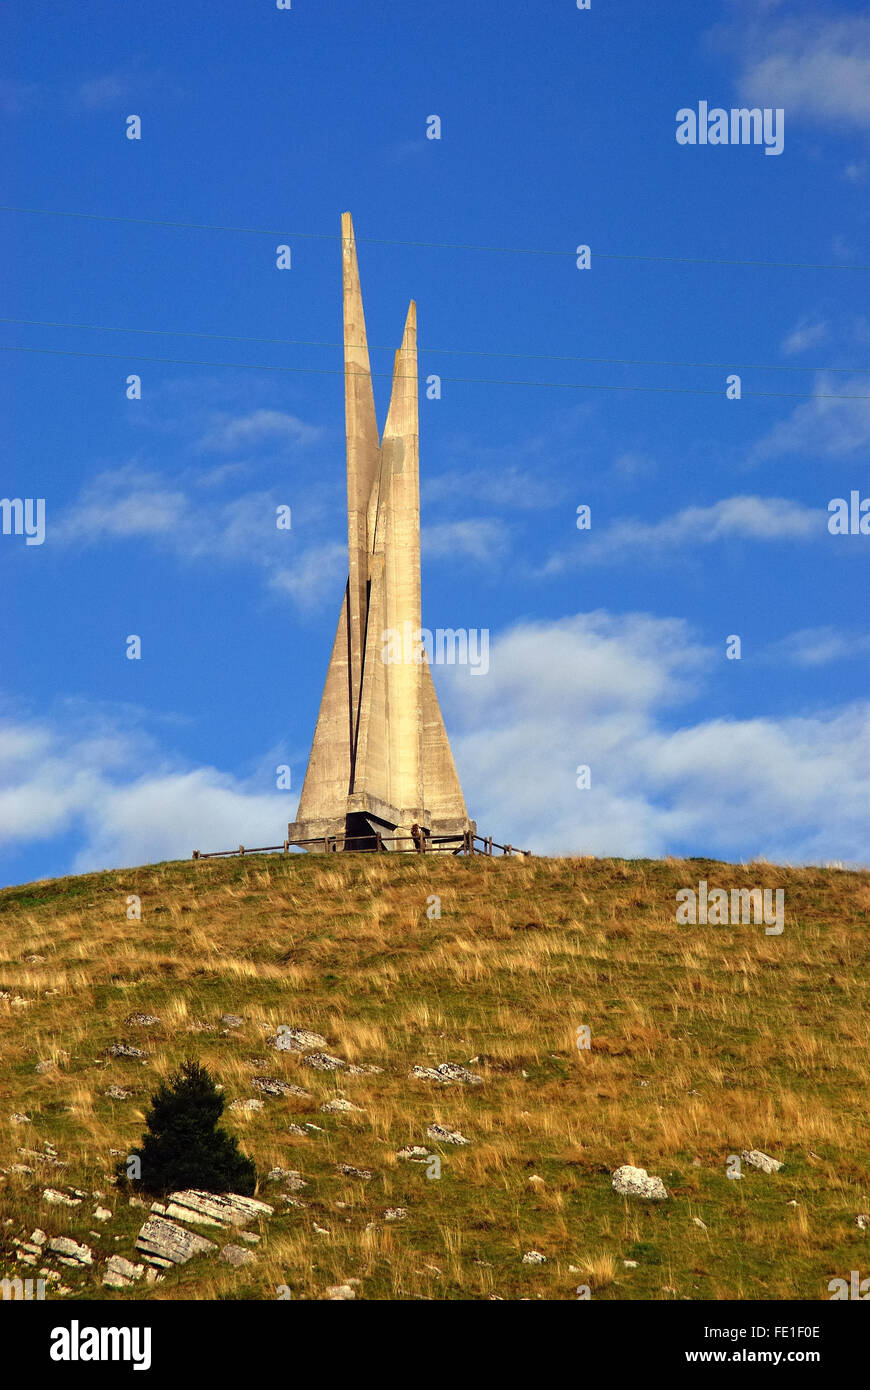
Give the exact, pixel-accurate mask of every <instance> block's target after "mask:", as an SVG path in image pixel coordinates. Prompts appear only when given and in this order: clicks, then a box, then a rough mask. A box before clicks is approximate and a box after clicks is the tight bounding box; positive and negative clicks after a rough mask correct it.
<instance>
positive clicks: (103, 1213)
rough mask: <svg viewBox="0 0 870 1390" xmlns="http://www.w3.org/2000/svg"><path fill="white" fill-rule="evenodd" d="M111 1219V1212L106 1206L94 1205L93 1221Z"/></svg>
mask: <svg viewBox="0 0 870 1390" xmlns="http://www.w3.org/2000/svg"><path fill="white" fill-rule="evenodd" d="M111 1219H112V1213H111V1212H110V1211H109V1208H108V1207H94V1220H95V1221H111Z"/></svg>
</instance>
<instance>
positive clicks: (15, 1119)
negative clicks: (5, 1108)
mask: <svg viewBox="0 0 870 1390" xmlns="http://www.w3.org/2000/svg"><path fill="white" fill-rule="evenodd" d="M9 1120H10V1123H11V1124H13V1125H29V1124H32V1123H33V1121H32V1120H31V1118H30V1116H29V1115H22V1114H21V1113H20V1111H18V1110H13V1111H12V1114H11V1115H10V1116H9Z"/></svg>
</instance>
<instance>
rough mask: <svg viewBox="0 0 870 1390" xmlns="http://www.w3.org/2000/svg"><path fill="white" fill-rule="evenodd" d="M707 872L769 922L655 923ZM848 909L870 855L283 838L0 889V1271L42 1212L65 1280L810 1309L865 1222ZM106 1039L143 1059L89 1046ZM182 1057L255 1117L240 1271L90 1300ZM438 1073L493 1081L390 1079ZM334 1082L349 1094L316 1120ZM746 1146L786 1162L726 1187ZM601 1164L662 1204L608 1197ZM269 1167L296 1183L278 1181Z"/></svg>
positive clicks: (196, 1265)
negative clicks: (70, 1261) (768, 925)
mask: <svg viewBox="0 0 870 1390" xmlns="http://www.w3.org/2000/svg"><path fill="white" fill-rule="evenodd" d="M701 879H704V880H707V881H708V882H709V884H710V886H711V888H712V887H713V886H714V885H715V886H724V887H726V888H731V887H755V886H756V885H757V886H760V887H767V888H783V889H784V890H785V899H784V901H785V929H784V931H783V933H782V934H781V935H778V936H773V935H770V936H769V935H766V934H765V931H764V927H763V926H758V925H738V926H701V925H698V926H691V925H681V926H678V925H677V924H676V922H675V896H676V893H677V891H678V890H679V889H681V888H685V887H690V886H697V884H698V882H699V880H701ZM129 895H136V896H138V898H139V899H140V900H141V920H136V919H135V917H133V918H128V916H127V911H128V901H127V900H128V896H129ZM431 895H438V897H440V909H441V916H440V918H438V917H437V916H433V917H429V916H427V902H428V903H430V910H431ZM868 920H870V874H868V873H866V872H863V873H857V872H848V871H843V870H836V869H825V870H821V869H815V868H812V869H799V870H798V869H783V868H776V867H773V866H770V865H765V864H753V865H750V866H742V867H737V866H733V865H727V864H719V863H713V862H709V861H701V860H689V861H675V860H669V861H665V862H655V861H613V860H592V859H588V860H587V859H561V860H559V859H552V860H547V859H533V860H527V861H516V860H499V859H493V860H488V859H483V858H476V859H473V860H470V859H453V858H446V857H437V856H433V855H430V856H426V857H417V856H412V855H404V856H389V855H387V856H381V857H375V856H362V855H358V856H346V857H345V856H334V857H333V856H330V857H329V858H327V857H304V856H288V857H287V858H284V857H282V856H281V855H274V856H262V857H257V858H254V857H245V858H243V859H227V860H216V861H203V862H199V863H181V862H178V863H166V864H158V865H153V866H149V867H144V868H139V869H132V870H128V871H124V872H107V873H98V874H88V875H83V876H81V877H77V878H67V879H62V880H56V881H50V882H41V883H34V884H30V885H28V886H26V887H21V888H8V889H5V890H3V891H2V892H0V1170H2V1173H0V1276H2V1275H3V1274H7V1275H10V1276H14V1275H16V1274H17V1275H19V1276H21V1277H23V1276H25V1275H34V1274H35V1273H36V1269H35V1268H31V1267H25V1266H23V1265H22V1263H21V1262H19V1261H16V1250H17V1249H20V1248H21V1247H20V1246H16V1245H15V1241H16V1240H17V1241H19V1242H26V1241H29V1240H30V1236H31V1232H32V1231H33V1230H34V1228H39V1229H40V1230H42V1231H44V1232H46V1234H47V1236H48V1237H49V1238H51V1237H54V1236H59V1235H67V1236H71V1237H72V1238H73V1239H74V1240H76V1241H77V1242H81V1243H84V1244H86V1245H88V1246H89V1247H90V1248H91V1249H92V1251H93V1252H94V1264H93V1266H92V1267H90V1268H86V1269H83V1270H77V1269H75V1268H70V1267H64V1266H63V1265H58V1264H56V1263H52V1261H51V1260H50V1259H49V1260H47V1261H46V1264H47V1265H48V1266H49V1267H51V1268H56V1269H57V1270H58V1271H59V1273H60V1275H61V1278H62V1280H63V1286H64V1287H67V1288H69V1289H70V1293H69V1294H68V1295H67V1297H79V1298H115V1299H124V1298H128V1299H134V1298H135V1299H140V1298H161V1299H164V1298H170V1299H171V1298H191V1297H194V1298H205V1299H219V1298H224V1299H227V1298H228V1299H235V1298H254V1299H273V1298H275V1297H276V1296H277V1295H276V1290H277V1289H278V1288H279V1286H286V1288H287V1289H289V1290H290V1291H291V1293H292V1297H293V1298H322V1297H324V1296H325V1291H326V1290H327V1288H329V1287H330V1286H334V1285H343V1284H347V1282H348V1281H349V1280H356V1281H359V1282H358V1283H354V1284H352V1285H351V1287H352V1288H353V1289H354V1291H355V1294H356V1296H357V1297H360V1298H366V1299H395V1298H435V1299H455V1298H466V1299H469V1298H470V1299H487V1298H490V1297H493V1296H498V1297H501V1298H505V1299H511V1298H544V1299H570V1298H576V1297H577V1293H576V1289H577V1287H578V1286H579V1285H583V1284H586V1285H588V1286H589V1287H590V1288H591V1291H592V1297H594V1298H601V1299H703V1298H716V1299H731V1298H759V1299H765V1298H782V1297H784V1298H798V1297H803V1298H810V1299H827V1298H828V1297H829V1295H828V1292H827V1285H828V1281H829V1280H830V1279H831V1278H832V1277H833V1276H835V1275H846V1276H847V1277H848V1272H849V1270H851V1269H854V1268H861V1267H862V1266H866V1263H867V1243H868V1240H870V1231H862V1229H860V1227H859V1225H858V1224H856V1217H857V1216H858V1215H859V1214H861V1213H867V1212H870V1157H868V1144H867V1125H866V1103H867V1084H868V1058H867V1051H866V1020H867V995H868V981H870V971H868V957H870V936H868ZM136 1014H140V1015H146V1016H152V1017H154V1018H156V1019H157V1020H158V1022H156V1023H151V1024H150V1025H149V1024H147V1023H142V1022H139V1023H136V1022H126V1020H129V1019H130V1018H131V1016H132V1015H136ZM223 1015H236V1016H237V1017H238V1019H240V1020H241V1023H240V1024H239V1026H233V1025H232V1024H230V1025H227V1023H226V1022H224V1023H222V1022H221V1018H222V1016H223ZM280 1025H289V1026H291V1027H294V1028H305V1029H311V1030H314V1031H315V1032H316V1033H319V1034H321V1035H322V1036H323V1038H324V1039H325V1040H326V1043H327V1046H326V1048H325V1049H323V1051H325V1052H326V1053H328V1054H330V1055H332V1056H335V1057H337V1058H339V1059H342V1060H343V1061H344V1062H346V1063H349V1064H356V1065H358V1066H360V1067H361V1070H360V1071H359V1072H356V1073H354V1072H352V1071H351V1070H350V1068H349V1067H343V1068H341V1069H339V1070H334V1071H320V1070H315V1069H314V1068H313V1067H312V1066H311V1065H310V1064H308V1063H306V1061H305V1058H304V1056H303V1054H302V1053H300V1052H293V1051H285V1050H281V1049H278V1048H276V1047H275V1046H274V1045H270V1042H269V1039H270V1038H272V1039H274V1036H275V1035H276V1033H277V1030H278V1029H279V1027H280ZM583 1026H587V1027H588V1028H589V1029H590V1030H591V1047H590V1048H589V1049H588V1050H586V1049H581V1048H578V1046H577V1030H578V1028H582V1027H583ZM119 1042H120V1043H126V1044H130V1045H132V1046H133V1047H135V1048H138V1049H140V1050H141V1051H143V1052H145V1053H147V1056H146V1057H144V1058H140V1059H137V1058H135V1057H116V1056H111V1055H110V1054H109V1053H108V1049H109V1048H110V1047H111V1046H112V1045H113V1044H115V1043H119ZM186 1057H191V1058H195V1059H196V1060H198V1061H201V1062H203V1063H204V1064H205V1065H206V1066H208V1068H209V1069H210V1070H211V1071H212V1073H213V1074H214V1076H215V1077H216V1079H217V1080H218V1081H219V1082H220V1083H222V1085H223V1087H224V1091H225V1096H226V1099H227V1101H228V1102H232V1101H237V1100H238V1101H246V1100H248V1099H258V1100H260V1101H262V1108H259V1109H256V1108H254V1109H251V1110H248V1111H242V1110H234V1111H230V1110H227V1111H226V1112H225V1115H224V1121H223V1123H224V1124H225V1125H226V1126H227V1128H229V1129H230V1130H231V1131H233V1132H235V1133H237V1134H239V1136H240V1142H241V1146H242V1148H243V1149H244V1150H245V1151H246V1152H247V1153H248V1154H249V1155H250V1156H251V1157H252V1158H253V1159H254V1161H255V1163H256V1165H257V1170H258V1173H259V1186H258V1191H257V1196H258V1198H259V1199H262V1200H264V1201H266V1202H269V1203H270V1204H271V1205H273V1206H274V1208H275V1214H274V1216H272V1217H271V1218H270V1219H268V1220H265V1221H263V1222H262V1223H261V1224H260V1225H259V1226H258V1227H255V1228H254V1229H255V1230H258V1231H259V1234H260V1242H259V1244H257V1245H253V1246H252V1247H251V1248H252V1250H253V1252H254V1256H255V1258H254V1260H253V1262H251V1263H248V1264H245V1265H244V1266H243V1267H241V1268H238V1269H237V1268H233V1267H231V1266H230V1265H229V1264H227V1263H226V1262H225V1261H224V1260H222V1259H220V1258H219V1257H216V1256H215V1255H205V1256H201V1257H199V1258H195V1259H193V1260H191V1261H190V1262H189V1263H188V1264H186V1265H184V1266H183V1267H181V1268H179V1269H177V1270H175V1269H173V1270H170V1271H168V1272H167V1273H166V1275H165V1277H164V1278H163V1280H162V1281H161V1282H160V1283H153V1284H146V1283H145V1281H144V1280H142V1281H141V1282H139V1283H137V1284H135V1285H132V1286H131V1287H130V1288H129V1289H125V1290H123V1291H121V1292H113V1291H111V1290H110V1289H108V1288H107V1287H105V1286H104V1285H103V1284H102V1282H101V1281H102V1277H103V1274H104V1272H105V1261H106V1259H107V1258H108V1256H109V1255H111V1254H120V1255H123V1256H125V1257H127V1258H133V1252H134V1242H135V1240H136V1236H137V1233H138V1231H139V1229H140V1227H141V1226H142V1224H143V1221H144V1220H145V1218H146V1216H147V1214H148V1213H147V1211H146V1210H143V1209H142V1208H141V1207H140V1206H131V1205H130V1202H129V1194H128V1193H127V1192H126V1191H124V1190H123V1185H121V1186H115V1185H113V1183H112V1182H111V1181H110V1178H111V1175H112V1174H113V1171H114V1167H115V1165H116V1164H117V1162H118V1159H119V1155H124V1154H126V1153H128V1151H129V1149H130V1147H131V1146H132V1145H133V1144H135V1143H137V1142H138V1141H139V1140H140V1138H141V1135H142V1132H143V1128H144V1113H145V1110H146V1109H147V1107H148V1103H149V1098H150V1095H151V1093H152V1091H153V1090H154V1089H155V1086H156V1083H157V1081H158V1078H159V1077H161V1076H163V1075H165V1074H166V1073H168V1072H169V1071H171V1070H173V1069H174V1068H175V1067H177V1065H178V1064H179V1063H180V1062H181V1061H182V1060H183V1059H184V1058H186ZM445 1062H446V1063H459V1064H461V1065H462V1066H463V1067H466V1068H468V1069H469V1071H470V1072H472V1073H474V1074H475V1075H477V1076H479V1077H481V1078H482V1084H464V1083H463V1082H462V1081H461V1080H457V1081H454V1082H453V1084H449V1085H445V1084H441V1083H439V1082H438V1081H436V1080H433V1079H431V1078H425V1077H423V1078H413V1077H411V1076H410V1075H409V1073H410V1072H411V1069H412V1068H413V1067H415V1066H420V1067H423V1068H433V1067H435V1066H437V1065H438V1064H441V1063H445ZM369 1066H374V1067H377V1068H380V1069H381V1070H371V1071H370V1070H367V1069H366V1068H367V1067H369ZM258 1077H259V1078H260V1079H261V1080H262V1078H276V1079H278V1080H282V1081H284V1082H286V1083H291V1084H293V1085H296V1086H299V1087H302V1088H304V1090H305V1091H306V1092H308V1093H309V1096H310V1098H305V1097H302V1096H298V1095H295V1094H292V1093H290V1094H286V1095H278V1096H270V1095H269V1094H267V1093H265V1092H264V1091H263V1089H262V1088H261V1087H258V1086H257V1085H256V1084H255V1082H256V1078H258ZM110 1087H114V1088H117V1089H116V1094H118V1095H119V1096H121V1095H123V1093H124V1092H127V1093H128V1095H127V1096H126V1098H111V1097H110V1096H108V1095H107V1094H106V1093H107V1091H108V1090H109V1088H110ZM277 1089H280V1088H277ZM341 1098H344V1099H346V1100H347V1101H349V1102H351V1104H352V1105H353V1106H354V1107H358V1109H351V1110H342V1109H340V1108H339V1109H338V1110H337V1111H334V1112H333V1113H328V1112H323V1111H322V1110H321V1106H323V1105H324V1104H326V1103H327V1102H329V1101H330V1100H334V1099H341ZM307 1124H313V1125H316V1126H319V1128H316V1129H306V1125H307ZM433 1124H438V1125H441V1126H444V1127H445V1128H446V1129H447V1130H449V1131H459V1132H460V1133H461V1135H462V1136H464V1137H466V1138H467V1139H468V1140H469V1141H470V1142H469V1143H468V1144H467V1145H457V1144H454V1143H450V1142H445V1141H444V1140H440V1139H433V1138H431V1137H430V1136H428V1135H427V1129H428V1128H429V1127H430V1126H432V1125H433ZM291 1125H295V1126H296V1127H297V1129H298V1130H300V1131H301V1133H294V1132H290V1130H289V1126H291ZM413 1145H417V1146H421V1147H423V1148H425V1149H426V1150H427V1152H429V1153H432V1154H435V1155H438V1156H440V1158H441V1176H440V1178H435V1177H428V1176H427V1168H429V1167H431V1165H426V1164H423V1163H419V1162H413V1161H409V1160H407V1159H399V1158H397V1153H398V1151H399V1150H401V1149H402V1148H404V1147H406V1146H413ZM751 1149H759V1150H762V1151H764V1152H765V1153H766V1154H770V1155H772V1156H773V1157H774V1158H776V1159H778V1160H779V1161H781V1162H782V1163H783V1165H784V1166H783V1167H782V1169H781V1170H780V1171H779V1172H776V1173H772V1174H766V1173H764V1172H761V1171H756V1170H755V1169H753V1168H751V1167H749V1166H748V1165H746V1164H745V1163H744V1164H743V1168H742V1173H743V1176H742V1177H741V1178H740V1179H739V1180H732V1179H729V1178H728V1177H727V1176H726V1165H727V1159H728V1156H729V1155H733V1154H740V1153H741V1151H743V1150H751ZM113 1151H114V1153H113ZM64 1163H65V1164H66V1165H67V1166H66V1167H61V1166H59V1165H60V1164H64ZM342 1164H345V1165H350V1166H352V1167H353V1168H355V1169H358V1170H362V1171H364V1172H367V1173H370V1174H371V1177H368V1178H365V1177H355V1176H353V1175H347V1174H345V1173H342V1172H341V1171H340V1165H342ZM622 1164H634V1165H638V1166H640V1167H643V1168H645V1169H647V1171H648V1172H649V1173H650V1174H654V1175H657V1176H659V1177H661V1179H662V1180H663V1182H664V1184H665V1186H666V1188H667V1191H668V1194H669V1197H668V1200H667V1201H662V1202H646V1201H643V1200H642V1199H638V1198H628V1199H626V1198H624V1197H622V1196H619V1195H617V1194H616V1193H615V1192H614V1191H613V1190H612V1187H611V1174H612V1172H613V1170H614V1169H616V1168H617V1167H619V1166H620V1165H622ZM276 1168H278V1169H283V1170H285V1174H286V1173H287V1172H291V1171H292V1172H294V1173H298V1174H300V1175H301V1180H302V1182H303V1183H304V1184H305V1185H304V1186H302V1185H301V1184H300V1182H299V1181H298V1180H297V1179H293V1178H287V1177H286V1176H285V1177H284V1179H282V1180H277V1181H276V1180H272V1181H270V1180H269V1179H268V1176H267V1175H268V1174H269V1173H270V1171H271V1170H274V1169H276ZM45 1188H53V1189H56V1190H58V1191H60V1192H61V1193H63V1194H66V1195H67V1196H70V1197H71V1198H72V1199H73V1200H78V1202H79V1205H77V1206H74V1207H72V1206H67V1205H65V1204H60V1205H58V1204H50V1203H48V1202H47V1201H46V1200H45V1199H44V1197H43V1195H42V1194H43V1190H44V1189H45ZM73 1189H75V1190H77V1193H78V1197H76V1192H75V1191H73ZM96 1194H99V1195H96ZM98 1206H100V1207H102V1208H103V1209H104V1212H108V1213H110V1215H109V1216H108V1217H104V1219H103V1220H97V1219H95V1216H94V1210H95V1208H96V1207H98ZM396 1208H404V1209H405V1212H406V1215H405V1216H404V1217H403V1218H398V1219H392V1220H387V1219H386V1218H385V1215H384V1214H385V1212H386V1211H387V1209H396ZM197 1229H198V1230H199V1231H200V1233H201V1234H203V1235H206V1236H211V1237H213V1238H215V1239H217V1237H214V1232H213V1230H212V1229H210V1228H207V1227H199V1228H197ZM95 1233H96V1234H95ZM227 1239H230V1237H227ZM219 1243H222V1242H221V1241H220V1240H219ZM530 1251H538V1252H541V1253H542V1254H543V1255H545V1256H546V1261H545V1262H544V1263H537V1264H533V1263H523V1258H522V1257H523V1255H524V1254H525V1253H527V1252H530ZM627 1261H628V1262H631V1263H626V1262H627ZM39 1263H41V1261H40V1262H39ZM55 1282H56V1283H57V1282H58V1281H55ZM52 1296H57V1295H56V1294H55V1295H52Z"/></svg>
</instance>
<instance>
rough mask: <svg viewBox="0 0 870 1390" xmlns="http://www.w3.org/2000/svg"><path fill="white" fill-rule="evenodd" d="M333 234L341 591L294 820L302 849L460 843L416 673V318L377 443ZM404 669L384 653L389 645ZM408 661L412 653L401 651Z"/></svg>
mask: <svg viewBox="0 0 870 1390" xmlns="http://www.w3.org/2000/svg"><path fill="white" fill-rule="evenodd" d="M341 226H342V272H343V287H344V384H345V420H346V431H347V534H348V583H347V589H346V591H345V598H344V603H343V605H342V610H341V615H340V617H339V624H338V630H337V632H336V637H335V643H334V646H333V652H332V658H331V660H330V664H329V670H328V671H327V676H326V684H325V686H324V691H323V698H322V700H321V704H320V713H319V715H318V719H317V727H316V729H315V733H314V742H313V744H312V749H311V757H310V759H309V762H308V770H307V772H306V774H305V783H304V785H303V788H302V795H301V797H300V799H299V810H298V812H297V819H296V820H295V821H294V822H293V823H292V824H291V825H290V827H289V830H288V837H289V839H290V841H291V842H293V843H299V842H304V841H308V840H313V839H314V838H315V837H333V838H335V839H337V840H339V841H341V842H342V843H343V842H344V841H345V839H348V840H349V841H350V847H351V848H353V847H354V846H355V844H356V843H357V842H356V841H355V840H354V837H358V836H363V837H368V838H372V837H373V835H374V833H375V831H380V832H381V833H382V834H384V835H385V836H390V835H391V834H392V833H393V832H396V833H397V834H398V835H406V836H407V835H408V834H409V833H410V830H411V827H412V825H414V824H415V823H416V825H417V826H418V827H420V828H421V829H422V831H423V832H424V834H430V835H436V836H437V835H444V836H448V837H449V836H461V835H462V834H464V833H465V832H466V831H468V830H472V831H473V830H474V828H475V827H474V822H473V821H471V820H469V818H468V812H467V810H466V807H465V800H464V798H463V795H462V788H461V787H460V784H459V778H458V777H457V775H456V768H455V765H454V762H453V755H452V753H451V751H450V744H449V742H448V739H447V733H446V730H445V728H444V722H443V720H442V718H441V711H440V709H439V707H438V698H437V696H436V694H435V687H434V685H433V683H432V673H431V670H430V669H429V665H428V662H427V661H426V660H425V656H423V659H422V660H421V659H419V655H418V653H420V647H419V641H420V634H421V621H422V619H421V599H420V441H419V422H418V391H419V386H418V377H417V308H416V305H415V304H414V302H413V300H412V301H411V304H410V307H409V309H408V315H407V319H406V321H405V329H404V333H403V335H402V345H401V347H400V348H399V351H398V352H397V353H396V357H395V364H394V369H393V383H392V395H391V398H390V406H389V411H388V414H387V423H386V425H385V427H384V435H383V440H382V441H379V439H378V429H377V421H376V416H375V407H374V394H373V391H372V381H371V369H370V366H369V355H368V347H367V343H366V331H365V319H364V316H363V305H362V293H361V290H360V281H359V269H358V266H357V256H356V243H355V241H354V235H353V224H352V222H351V217H350V213H344V214H343V216H342V219H341ZM391 635H392V638H393V641H395V639H396V638H397V639H398V644H399V646H400V647H401V649H402V655H401V656H400V657H399V658H398V659H396V657H395V654H394V649H392V654H390V655H388V651H390V650H391V649H390V641H389V639H390V636H391ZM409 647H410V650H409Z"/></svg>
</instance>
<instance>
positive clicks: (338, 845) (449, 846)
mask: <svg viewBox="0 0 870 1390" xmlns="http://www.w3.org/2000/svg"><path fill="white" fill-rule="evenodd" d="M399 844H403V845H407V846H408V849H405V850H399V851H393V852H394V853H395V852H398V853H400V854H408V853H416V854H454V855H456V854H483V855H486V856H491V855H492V854H493V852H494V851H495V850H500V851H501V854H502V855H507V856H508V857H512V856H513V855H515V854H516V855H520V856H521V857H522V858H527V859H530V858H531V851H530V850H524V849H517V847H516V845H500V844H499V843H498V841H497V840H494V839H493V838H492V836H491V835H489V836H483V835H472V834H471V832H470V831H466V833H465V834H464V835H433V836H431V837H425V836H413V835H382V834H381V833H380V831H375V832H374V833H373V834H371V835H321V836H318V837H317V838H316V839H311V840H285V841H284V842H283V844H280V845H262V846H260V847H258V848H257V849H250V848H248V847H246V846H245V845H239V847H238V849H216V850H210V851H209V852H208V853H206V851H205V850H199V849H195V850H194V851H193V854H192V855H191V858H192V859H233V858H239V857H241V856H243V855H246V854H289V853H290V849H291V846H299V847H300V848H301V847H302V846H303V845H317V847H318V849H319V850H320V851H321V852H323V853H324V854H335V853H346V854H388V853H390V852H391V851H390V850H389V849H388V846H389V845H399ZM354 845H356V847H357V848H356V849H353V848H352V846H354ZM478 845H482V847H483V848H482V849H478Z"/></svg>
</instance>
